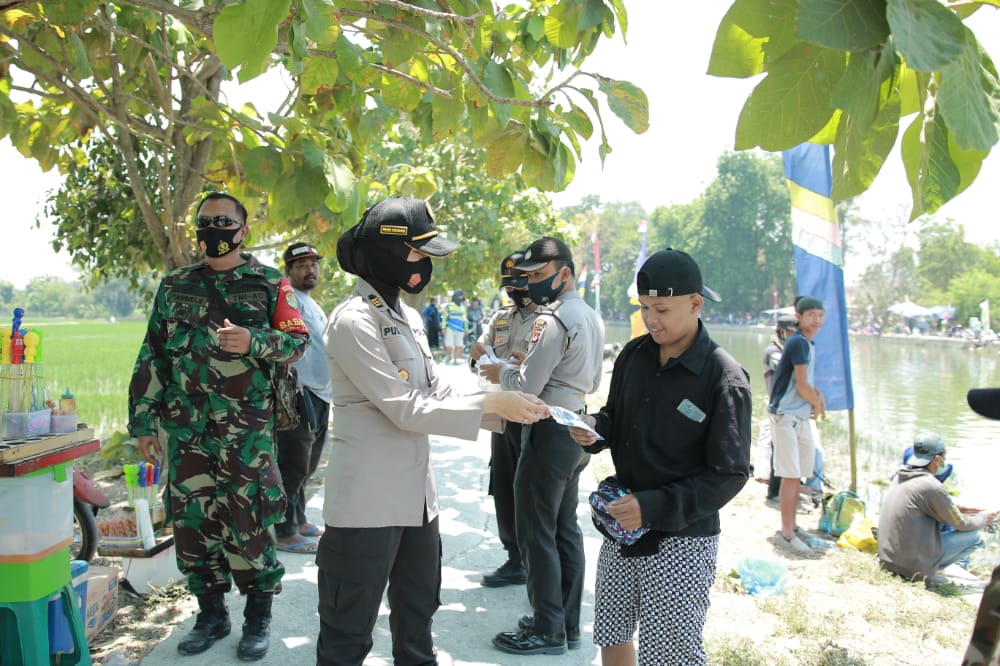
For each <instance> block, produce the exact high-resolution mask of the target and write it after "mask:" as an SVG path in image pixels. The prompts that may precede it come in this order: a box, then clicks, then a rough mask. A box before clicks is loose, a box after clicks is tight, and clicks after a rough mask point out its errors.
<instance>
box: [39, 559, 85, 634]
mask: <svg viewBox="0 0 1000 666" xmlns="http://www.w3.org/2000/svg"><path fill="white" fill-rule="evenodd" d="M69 569H70V576H72V578H73V591H74V592H76V601H77V609H76V610H77V612H79V613H80V619H81V622H82V620H83V617H84V609H86V608H87V571H88V570H89V569H90V565H89V564H87V563H86V562H84V561H83V560H72V561H71V562H70V563H69ZM73 652H75V648H74V647H73V635H72V634H71V633H70V631H69V622H68V621H67V620H66V612H65V611H64V610H63V600H62V590H60V591H59V592H57V593H56V594H54V595H52V596H51V597H49V654H72V653H73Z"/></svg>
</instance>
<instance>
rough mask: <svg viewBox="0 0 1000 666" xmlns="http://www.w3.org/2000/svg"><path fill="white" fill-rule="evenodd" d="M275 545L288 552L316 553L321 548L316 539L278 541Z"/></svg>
mask: <svg viewBox="0 0 1000 666" xmlns="http://www.w3.org/2000/svg"><path fill="white" fill-rule="evenodd" d="M274 547H275V548H277V549H278V550H281V551H284V552H286V553H307V554H308V553H315V552H316V551H317V550H319V547H318V546H317V545H316V542H315V541H298V542H296V543H281V542H280V541H276V542H275V543H274Z"/></svg>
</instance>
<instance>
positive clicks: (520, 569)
mask: <svg viewBox="0 0 1000 666" xmlns="http://www.w3.org/2000/svg"><path fill="white" fill-rule="evenodd" d="M527 580H528V574H527V573H526V572H525V571H524V565H522V564H521V563H520V562H513V561H511V560H507V561H506V562H504V563H503V564H502V565H500V567H499V568H498V569H497V570H496V571H492V572H490V573H486V574H483V580H482V581H480V585H482V586H483V587H505V586H507V585H524V584H525V582H527Z"/></svg>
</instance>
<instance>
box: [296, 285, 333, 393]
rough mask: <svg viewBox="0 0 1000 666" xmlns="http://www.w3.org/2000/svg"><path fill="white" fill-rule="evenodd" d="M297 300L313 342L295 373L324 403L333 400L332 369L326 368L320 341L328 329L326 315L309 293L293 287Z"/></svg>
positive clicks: (303, 384)
mask: <svg viewBox="0 0 1000 666" xmlns="http://www.w3.org/2000/svg"><path fill="white" fill-rule="evenodd" d="M292 291H294V292H295V298H297V299H298V301H299V312H301V313H302V320H303V321H304V322H305V323H306V328H307V329H309V339H310V340H312V341H313V343H312V344H311V345H309V346H308V347H306V353H305V354H303V355H302V358H300V359H299V360H298V361H296V363H295V372H296V374H297V375H298V377H299V384H301V385H302V386H305V387H306V388H308V389H309V390H310V391H312V392H313V393H314V394H316V397H318V398H321V399H322V400H323V401H324V402H330V401H331V400H332V399H333V386H332V384H330V369H329V368H327V367H326V354H325V353H324V352H323V345H321V344H319V341H320V340H322V339H323V331H324V330H325V329H326V315H325V314H324V313H323V310H322V309H321V308H320V307H319V305H317V304H316V301H314V300H313V299H312V296H310V295H309V294H308V293H306V292H304V291H301V290H299V289H296V288H295V287H292Z"/></svg>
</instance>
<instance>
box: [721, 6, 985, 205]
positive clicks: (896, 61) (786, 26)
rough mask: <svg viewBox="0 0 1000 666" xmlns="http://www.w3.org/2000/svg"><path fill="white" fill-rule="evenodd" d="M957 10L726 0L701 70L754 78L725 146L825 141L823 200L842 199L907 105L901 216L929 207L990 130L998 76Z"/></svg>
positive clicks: (868, 172)
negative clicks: (830, 174)
mask: <svg viewBox="0 0 1000 666" xmlns="http://www.w3.org/2000/svg"><path fill="white" fill-rule="evenodd" d="M971 4H972V5H978V4H980V3H978V2H974V3H971ZM991 4H992V3H991ZM967 10H968V7H963V8H959V7H958V6H957V5H956V6H955V7H949V6H947V5H945V4H942V3H941V2H939V1H938V0H891V1H890V2H886V0H778V1H777V2H771V1H770V0H736V2H734V3H733V5H732V7H731V8H730V10H729V11H728V12H727V14H726V16H725V18H724V19H723V21H722V23H721V24H720V26H719V29H718V32H717V34H716V39H715V44H714V47H713V51H712V57H711V61H710V63H709V73H710V74H714V75H717V76H737V77H748V76H754V75H757V74H760V73H764V74H765V76H764V78H763V79H762V81H761V82H760V83H759V84H758V85H757V87H756V88H755V89H754V91H753V92H752V93H751V95H750V97H749V98H748V99H747V101H746V103H745V105H744V108H743V111H742V113H741V115H740V119H739V123H738V126H737V128H736V142H735V145H736V147H737V148H738V149H745V148H750V147H754V146H760V147H762V148H765V149H767V150H772V151H779V150H784V149H787V148H791V147H793V146H796V145H798V144H800V143H802V142H805V141H814V142H818V143H831V144H833V146H834V159H835V165H834V166H835V169H834V182H833V190H834V196H835V197H836V198H844V197H849V196H854V195H857V194H859V193H861V192H863V191H864V190H866V189H867V188H868V187H869V186H870V185H871V183H872V182H873V181H874V179H875V177H876V176H877V175H878V172H879V170H880V169H881V167H882V164H883V163H884V162H885V160H886V157H887V156H888V154H889V153H890V152H891V150H892V147H893V146H894V145H895V143H896V140H897V134H898V128H899V125H900V122H901V120H902V119H903V117H904V116H907V115H910V114H912V113H916V114H918V115H917V118H916V119H915V120H913V121H912V122H911V123H909V125H910V128H911V129H910V130H908V131H907V132H906V133H904V134H903V138H902V143H901V146H902V148H901V154H902V156H903V161H904V163H905V166H906V170H907V173H908V177H909V181H910V186H911V188H912V190H913V207H912V210H911V219H913V218H915V217H917V216H918V215H921V214H924V213H932V212H934V211H936V210H937V209H938V208H940V207H941V205H942V204H944V203H945V202H946V201H948V200H950V199H951V198H953V197H954V196H955V195H957V194H958V193H959V192H961V191H962V190H963V189H964V188H965V187H968V185H969V183H971V182H972V181H973V180H974V179H975V176H976V174H977V173H978V170H979V167H980V165H981V163H982V160H983V159H984V158H985V156H986V155H987V154H988V152H989V150H991V149H992V147H993V146H994V145H995V144H996V143H997V140H998V138H1000V130H998V127H1000V79H998V76H997V71H996V68H995V67H994V65H993V62H992V60H991V59H990V57H989V56H988V55H987V53H986V52H985V51H984V50H983V49H982V48H981V46H980V45H979V43H978V41H977V40H976V38H975V36H974V35H973V34H972V32H971V31H970V30H969V29H968V28H967V27H966V26H965V25H964V24H963V22H962V19H963V18H964V17H965V16H966V15H968V13H971V12H969V11H967ZM956 12H962V13H961V14H959V13H956ZM791 26H794V29H792V27H791Z"/></svg>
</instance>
